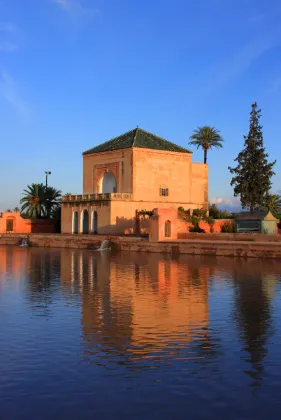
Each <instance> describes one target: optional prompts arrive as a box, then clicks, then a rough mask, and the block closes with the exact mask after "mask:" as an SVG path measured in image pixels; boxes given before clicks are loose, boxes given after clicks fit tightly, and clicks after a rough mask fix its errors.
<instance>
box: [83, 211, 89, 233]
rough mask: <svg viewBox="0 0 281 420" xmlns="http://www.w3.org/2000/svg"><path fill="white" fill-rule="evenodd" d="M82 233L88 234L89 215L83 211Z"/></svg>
mask: <svg viewBox="0 0 281 420" xmlns="http://www.w3.org/2000/svg"><path fill="white" fill-rule="evenodd" d="M82 232H83V233H84V234H86V233H89V213H88V210H83V213H82Z"/></svg>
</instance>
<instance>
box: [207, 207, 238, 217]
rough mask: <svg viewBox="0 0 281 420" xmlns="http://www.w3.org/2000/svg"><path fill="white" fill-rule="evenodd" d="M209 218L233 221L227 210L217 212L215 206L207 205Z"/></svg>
mask: <svg viewBox="0 0 281 420" xmlns="http://www.w3.org/2000/svg"><path fill="white" fill-rule="evenodd" d="M209 216H211V217H213V218H214V219H233V218H234V216H233V213H229V212H228V211H227V210H219V209H218V206H217V205H216V204H210V205H209Z"/></svg>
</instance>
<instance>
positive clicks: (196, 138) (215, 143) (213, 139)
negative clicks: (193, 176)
mask: <svg viewBox="0 0 281 420" xmlns="http://www.w3.org/2000/svg"><path fill="white" fill-rule="evenodd" d="M219 133H220V131H219V130H217V129H216V128H215V127H209V126H207V125H205V126H203V127H198V128H197V130H195V131H194V133H193V134H192V135H191V136H190V139H191V141H190V142H189V144H191V145H194V146H197V149H199V147H201V148H202V149H203V150H204V163H207V153H208V150H210V149H212V147H215V148H216V149H218V148H220V147H223V146H222V142H223V138H222V137H221V135H220V134H219Z"/></svg>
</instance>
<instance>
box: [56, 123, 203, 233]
mask: <svg viewBox="0 0 281 420" xmlns="http://www.w3.org/2000/svg"><path fill="white" fill-rule="evenodd" d="M178 207H184V208H185V209H191V210H192V209H195V208H202V207H204V208H207V207H208V165H205V164H202V163H194V162H192V153H191V152H190V151H189V150H187V149H185V148H183V147H180V146H178V145H176V144H174V143H171V142H169V141H167V140H164V139H163V138H161V137H158V136H156V135H154V134H151V133H148V132H146V131H144V130H142V129H140V128H136V129H134V130H131V131H129V132H127V133H125V134H123V135H121V136H118V137H116V138H114V139H112V140H110V141H107V142H105V143H103V144H100V145H99V146H95V147H93V148H92V149H90V150H87V151H85V152H84V153H83V194H81V195H67V196H64V197H63V201H62V233H85V234H86V233H99V234H108V235H110V234H113V235H114V234H130V233H131V234H133V233H140V232H139V230H140V226H139V223H138V217H137V214H138V212H139V211H140V210H149V211H150V210H153V209H154V208H178Z"/></svg>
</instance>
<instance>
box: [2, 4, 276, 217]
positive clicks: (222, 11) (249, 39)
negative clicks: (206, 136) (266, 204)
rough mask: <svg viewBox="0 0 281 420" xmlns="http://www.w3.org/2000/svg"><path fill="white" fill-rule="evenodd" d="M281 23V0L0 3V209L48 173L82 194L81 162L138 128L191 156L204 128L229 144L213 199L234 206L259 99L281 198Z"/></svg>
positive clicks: (212, 167) (197, 155)
mask: <svg viewBox="0 0 281 420" xmlns="http://www.w3.org/2000/svg"><path fill="white" fill-rule="evenodd" d="M280 19H281V3H280V1H279V0H267V1H266V2H265V1H264V0H196V1H194V0H173V1H171V0H118V1H117V0H0V138H1V140H0V142H1V143H0V144H1V153H0V210H5V209H7V208H13V207H14V206H17V205H19V200H20V198H21V196H22V192H23V189H24V188H26V186H27V185H28V184H31V183H33V182H34V183H40V182H44V180H45V171H46V170H49V171H51V172H52V174H51V176H50V178H49V183H50V184H51V185H52V186H54V187H56V188H58V189H60V190H62V191H63V193H66V192H71V193H73V194H74V193H79V192H80V193H81V192H82V152H83V151H84V150H87V149H89V148H91V147H93V146H95V145H97V144H99V143H102V142H104V141H107V140H109V139H111V138H112V137H115V136H117V135H119V134H122V133H124V132H126V131H129V130H131V129H133V128H135V127H136V126H139V127H141V128H143V129H145V130H147V131H150V132H152V133H155V134H157V135H159V136H161V137H164V138H166V139H167V140H170V141H172V142H175V143H177V144H179V145H181V146H183V147H187V148H189V146H188V142H189V137H190V135H191V134H192V132H193V131H194V130H195V129H196V128H197V127H198V126H201V125H212V126H215V127H216V128H217V129H219V130H220V131H221V135H222V136H223V138H224V148H223V149H221V150H216V149H214V150H213V151H211V152H210V153H209V162H208V163H209V197H210V199H211V200H212V201H213V202H217V203H219V204H220V206H221V207H229V206H230V207H233V208H234V207H235V206H237V204H238V203H237V200H236V199H234V198H233V189H232V187H231V186H230V180H231V175H230V173H229V171H228V169H227V168H228V166H233V164H234V162H233V159H234V158H235V157H236V156H237V154H238V153H239V151H240V150H241V148H242V146H243V143H244V140H243V135H246V134H247V133H248V129H249V113H250V109H251V104H252V103H253V102H255V101H257V102H258V105H259V107H260V108H261V109H262V120H261V123H262V125H263V127H264V143H265V147H266V150H267V152H268V153H269V159H271V160H273V159H277V164H276V165H275V172H276V175H275V176H274V178H273V186H272V191H273V192H278V191H279V190H280V189H281V182H280V181H281V163H280V162H281V160H279V156H280V155H281V141H280V140H281V139H280V129H279V121H280V116H281V101H280V96H281V25H280ZM192 150H193V151H194V154H193V160H194V161H197V162H202V161H203V152H202V151H201V150H197V149H192Z"/></svg>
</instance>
